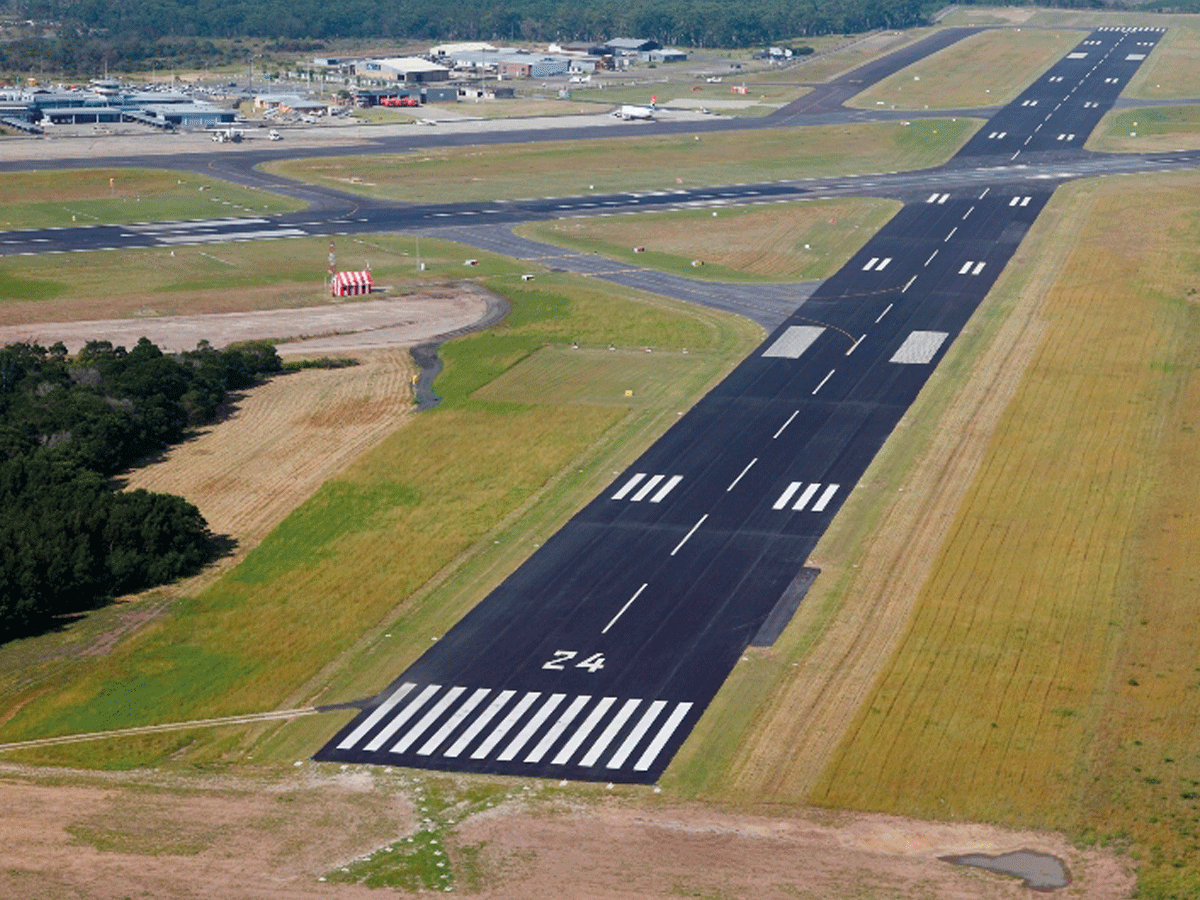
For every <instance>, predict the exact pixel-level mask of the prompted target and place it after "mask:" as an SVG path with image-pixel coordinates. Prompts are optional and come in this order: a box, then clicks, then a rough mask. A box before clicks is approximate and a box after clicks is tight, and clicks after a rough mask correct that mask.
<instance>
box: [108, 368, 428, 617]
mask: <svg viewBox="0 0 1200 900" xmlns="http://www.w3.org/2000/svg"><path fill="white" fill-rule="evenodd" d="M358 358H359V359H360V361H361V362H362V365H359V366H354V367H352V368H347V369H305V370H301V371H299V372H292V373H289V374H287V375H283V376H279V377H276V378H274V379H272V380H271V381H269V382H267V383H266V384H263V385H260V386H258V387H256V388H253V389H251V390H249V391H246V392H244V393H243V394H241V395H240V396H238V397H236V398H234V399H233V400H232V401H231V402H230V403H228V404H227V407H228V414H229V417H228V418H227V419H225V420H224V421H222V422H221V423H220V424H217V425H213V426H210V427H208V428H206V429H204V430H203V431H202V432H200V433H199V434H197V435H196V436H195V437H194V438H193V439H191V440H189V441H188V442H187V443H184V444H180V445H178V446H175V447H172V448H171V449H170V450H168V451H166V453H164V454H163V459H162V460H161V461H159V462H155V463H152V464H151V465H149V466H146V467H144V468H140V469H136V470H134V471H132V472H130V473H129V474H128V475H127V476H125V478H124V479H123V480H124V481H125V483H126V485H127V486H128V487H129V488H145V489H146V490H150V491H159V492H165V493H173V494H181V495H182V496H184V497H186V498H187V499H188V500H189V501H190V502H192V503H195V504H196V505H197V506H198V507H199V508H200V512H201V513H202V514H203V515H204V517H205V519H207V520H208V524H209V527H210V528H211V529H212V530H213V531H214V532H215V533H217V534H222V535H228V536H230V537H233V538H234V539H235V540H236V541H237V552H236V553H235V554H234V555H233V556H231V557H229V558H227V559H225V560H223V561H222V565H220V566H214V567H211V568H210V569H208V570H206V571H205V573H204V574H203V575H201V576H198V578H197V579H193V580H188V581H183V582H179V583H177V584H175V585H172V586H171V590H172V591H173V592H177V593H182V594H191V593H194V592H195V591H196V590H197V589H199V587H200V586H201V584H200V583H197V581H199V582H202V583H203V584H207V583H209V582H211V581H212V580H214V579H215V578H216V577H217V576H218V575H219V574H220V573H221V572H223V571H224V570H225V569H227V568H228V567H229V566H231V565H233V564H234V563H236V562H238V561H239V560H241V559H242V558H243V557H244V556H245V555H246V553H247V552H249V551H250V549H252V548H253V547H255V546H257V545H258V543H259V542H260V541H261V540H262V539H263V537H265V536H266V534H267V533H268V532H270V531H271V530H272V529H273V528H274V527H275V526H276V525H278V524H279V523H280V522H281V521H283V518H284V516H286V515H287V514H288V513H290V512H291V511H292V510H293V509H294V508H295V507H296V506H297V505H299V504H300V503H301V502H303V501H304V500H305V499H306V498H308V497H309V496H311V495H312V493H313V492H314V491H315V490H316V489H317V488H318V487H320V486H321V485H322V484H323V483H324V482H325V481H326V480H328V479H329V478H332V477H333V476H334V475H336V474H337V473H338V472H340V471H342V470H343V469H344V468H345V467H346V466H347V465H349V464H350V462H352V461H353V460H354V459H355V458H357V457H358V456H359V455H360V454H361V453H362V452H363V451H364V450H366V449H367V448H369V447H372V446H374V445H375V444H377V443H378V442H379V441H381V440H382V439H383V438H384V437H386V436H387V435H389V434H391V433H392V432H394V431H395V430H396V429H397V428H398V427H399V426H400V425H401V424H403V423H404V422H405V421H406V420H407V419H408V418H409V417H410V416H411V415H412V414H413V413H412V392H411V390H410V387H409V381H410V378H411V376H412V374H413V373H414V372H415V366H414V365H413V362H412V357H411V356H410V355H409V353H408V351H407V350H406V349H395V350H377V351H372V352H369V353H363V354H358Z"/></svg>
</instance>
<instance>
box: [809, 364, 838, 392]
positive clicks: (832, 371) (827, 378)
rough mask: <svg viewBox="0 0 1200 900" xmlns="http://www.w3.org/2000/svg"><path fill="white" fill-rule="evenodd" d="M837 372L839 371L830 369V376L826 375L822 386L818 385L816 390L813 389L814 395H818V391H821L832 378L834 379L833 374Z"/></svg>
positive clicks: (822, 380)
mask: <svg viewBox="0 0 1200 900" xmlns="http://www.w3.org/2000/svg"><path fill="white" fill-rule="evenodd" d="M836 371H837V369H830V370H829V374H828V375H826V376H825V377H824V378H822V379H821V383H820V384H818V385H817V386H816V387H815V388H813V393H814V394H815V393H816V392H817V391H819V390H820V389H821V388H823V387H825V382H827V381H828V380H829V379H830V378H832V377H833V373H834V372H836Z"/></svg>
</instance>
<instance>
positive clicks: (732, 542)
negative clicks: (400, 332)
mask: <svg viewBox="0 0 1200 900" xmlns="http://www.w3.org/2000/svg"><path fill="white" fill-rule="evenodd" d="M1160 36H1161V32H1159V31H1158V30H1152V29H1098V30H1096V31H1093V32H1091V33H1090V34H1088V35H1087V36H1086V37H1085V38H1084V39H1083V40H1082V41H1081V43H1080V44H1079V45H1078V46H1077V47H1076V48H1075V49H1074V50H1072V51H1071V52H1070V53H1068V54H1067V55H1066V56H1065V57H1064V58H1063V59H1062V60H1060V61H1059V62H1058V63H1057V64H1056V65H1055V66H1053V67H1052V68H1051V69H1050V70H1049V71H1048V72H1047V73H1045V74H1044V75H1043V76H1042V77H1041V78H1039V79H1038V82H1037V83H1035V84H1034V85H1032V86H1031V87H1030V88H1029V89H1028V90H1027V91H1026V92H1024V93H1023V94H1022V95H1021V97H1019V98H1018V99H1017V100H1016V101H1014V102H1013V103H1012V104H1010V105H1009V106H1007V107H1005V108H1004V109H1003V110H1001V111H1000V112H999V113H997V115H996V116H995V117H994V119H993V120H992V122H990V123H989V124H988V126H987V127H986V128H985V129H983V130H982V131H981V132H980V133H979V134H978V135H977V136H976V138H975V139H973V140H972V141H971V142H970V143H968V145H967V146H966V147H965V148H964V149H963V151H962V152H961V153H960V154H959V156H958V157H957V158H956V160H955V164H953V165H951V166H948V167H946V168H945V169H944V170H941V171H938V172H931V173H924V174H925V178H924V180H923V181H918V182H910V181H906V182H904V184H905V187H904V189H903V191H901V192H900V193H901V195H902V196H903V197H904V199H905V200H906V201H907V202H906V205H905V207H904V208H903V209H902V210H901V211H900V212H899V213H898V214H897V215H896V216H895V217H894V218H893V219H892V220H891V221H890V222H889V223H888V224H887V225H886V226H885V227H884V228H883V229H881V230H880V231H879V233H878V234H877V235H876V236H875V237H874V238H872V239H871V240H870V241H869V242H868V243H867V245H866V246H865V247H863V248H862V250H860V251H859V252H858V253H857V254H856V255H855V256H854V257H853V258H852V259H851V260H850V261H849V262H848V263H847V264H846V266H845V267H843V268H842V270H841V271H839V272H838V273H837V274H836V275H834V276H833V277H832V278H830V279H829V280H827V281H826V282H825V283H824V284H822V285H821V286H820V287H819V288H818V289H817V290H816V291H815V292H814V293H813V294H812V295H811V297H809V299H807V301H804V302H802V303H800V302H797V304H796V307H795V308H794V309H793V310H792V312H791V313H790V314H789V315H788V316H787V318H786V319H785V320H783V321H782V322H781V323H780V324H779V325H778V327H776V328H775V329H774V330H773V331H772V333H771V334H770V336H769V337H768V338H767V340H766V341H765V342H764V343H763V344H762V346H760V347H759V348H758V350H757V351H755V352H754V353H753V354H751V356H750V357H749V358H747V359H746V360H745V361H744V362H743V363H741V365H739V366H738V367H737V368H736V369H735V370H734V371H733V372H732V373H731V374H730V376H729V377H728V378H726V379H725V380H724V381H723V382H722V383H721V384H720V385H718V386H717V387H716V388H715V389H714V390H713V391H712V392H711V393H710V394H708V395H707V396H706V397H705V398H703V399H702V400H701V401H700V402H699V403H698V404H697V405H696V406H695V407H694V408H693V409H692V410H691V411H690V412H688V413H687V414H686V415H685V416H683V417H682V418H681V419H680V421H679V422H678V424H677V425H675V426H674V427H673V428H671V429H670V430H669V431H668V432H667V433H666V434H665V435H664V436H663V437H662V438H660V439H659V440H658V441H657V442H656V443H655V444H654V445H653V446H651V447H650V449H649V450H647V451H646V452H645V453H644V454H643V455H642V456H641V458H639V459H638V460H637V461H636V462H635V463H634V464H633V465H632V466H631V467H630V468H629V469H627V470H626V471H625V472H622V473H621V474H620V475H618V476H617V477H616V478H615V479H614V480H613V482H612V483H611V484H610V485H609V486H608V487H607V488H606V489H605V490H604V491H603V492H602V493H601V494H600V495H599V496H597V497H596V498H595V499H594V500H593V501H592V502H591V503H589V504H588V505H587V506H586V507H585V508H584V509H583V510H582V511H581V512H580V513H579V514H578V515H576V516H575V517H574V518H572V519H571V520H570V522H568V523H567V525H566V526H565V527H564V528H563V529H562V530H561V531H560V532H559V533H558V534H556V535H555V536H554V537H553V538H552V539H551V540H549V541H548V542H547V543H546V544H545V545H544V546H543V547H542V548H541V549H539V550H538V551H537V552H536V553H535V554H534V555H533V556H532V557H530V559H529V560H528V561H527V562H526V563H525V564H524V565H522V566H521V567H520V568H519V569H518V570H517V571H516V572H514V573H513V574H512V575H511V576H510V577H509V578H508V579H506V580H505V581H504V583H503V584H502V585H501V586H500V587H499V588H498V589H497V590H496V591H494V592H493V593H492V594H491V595H489V596H488V597H487V598H486V599H485V600H484V601H483V602H482V603H480V604H479V606H477V607H476V608H475V609H474V610H472V611H471V612H470V613H469V614H468V615H467V616H466V617H465V618H464V619H463V620H462V621H461V622H459V623H458V624H457V625H455V626H454V628H453V629H451V631H450V632H449V633H448V634H446V635H445V636H444V637H443V638H442V639H441V640H440V641H438V642H437V643H436V644H435V645H434V646H433V647H432V648H431V649H430V650H429V651H427V652H426V653H425V654H424V655H423V656H422V657H421V658H420V659H419V660H418V661H417V662H416V663H414V664H413V665H412V666H411V667H410V668H409V669H408V670H407V671H406V672H404V673H403V674H402V675H400V677H399V678H398V679H397V680H396V681H395V682H394V683H393V684H392V685H390V686H389V687H388V688H387V689H386V690H384V691H383V692H382V693H381V694H380V695H379V696H377V697H375V698H373V699H372V700H371V701H369V702H367V703H365V704H364V706H363V708H362V710H361V712H360V714H359V715H357V716H356V717H355V718H354V720H353V721H351V722H350V723H349V724H348V725H347V726H346V727H345V728H344V729H342V730H341V731H340V732H339V733H338V734H337V735H336V736H335V737H334V738H333V739H332V740H331V741H330V742H329V743H328V744H327V745H326V746H325V747H324V748H322V749H321V750H320V751H319V752H318V753H317V754H316V756H315V757H314V758H316V759H320V760H331V761H341V762H357V763H374V764H386V765H401V766H414V767H421V768H430V769H442V770H455V771H470V772H490V773H498V774H509V775H529V776H541V777H553V778H569V779H577V780H589V781H614V782H615V781H622V782H644V783H649V782H653V781H655V780H657V779H658V777H659V776H660V775H661V773H662V771H663V769H664V768H665V767H666V766H667V765H668V764H669V762H670V760H671V758H672V757H673V755H674V754H675V752H676V751H677V749H678V748H679V746H680V744H681V743H682V742H683V741H684V740H685V739H686V737H687V735H688V733H689V732H690V731H691V729H692V728H693V727H694V725H695V723H696V722H697V721H698V719H699V717H700V716H701V715H702V714H703V712H704V710H705V708H706V706H707V705H708V703H709V702H710V701H711V699H712V697H713V696H714V695H715V694H716V692H717V691H718V690H719V688H720V686H721V684H722V683H723V682H724V680H725V679H726V677H727V676H728V674H729V672H730V671H731V670H732V668H733V667H734V665H735V664H736V663H737V661H738V659H739V658H740V656H741V654H742V653H743V652H744V650H745V648H746V647H747V645H748V644H749V643H750V642H751V641H752V640H753V639H754V638H755V636H756V635H757V634H758V633H759V632H760V629H762V626H763V624H764V622H765V621H766V620H767V619H768V617H770V616H771V613H772V611H773V610H774V609H775V608H776V607H777V605H779V604H789V603H794V602H795V600H796V599H797V595H798V594H802V592H803V590H804V589H805V588H806V586H807V584H808V583H809V582H810V581H811V577H812V572H811V570H806V569H805V564H806V562H807V561H808V557H809V554H810V553H811V552H812V549H813V547H814V546H815V545H816V543H817V541H818V540H819V539H820V537H821V535H822V534H823V533H824V531H825V529H826V528H827V527H828V525H829V523H830V522H831V520H832V519H833V517H834V516H835V515H836V514H837V512H838V510H839V509H840V508H841V506H842V505H843V504H844V503H845V501H846V499H847V498H848V497H849V495H850V493H851V492H852V491H853V490H854V488H855V485H856V484H857V483H858V481H859V479H860V478H861V477H862V474H863V472H864V471H865V470H866V468H867V466H868V465H869V464H870V462H871V460H872V459H873V458H874V456H875V454H876V452H877V451H878V450H879V448H880V447H881V446H882V445H883V443H884V442H885V441H886V440H887V438H888V436H889V435H890V433H891V432H892V430H893V429H894V427H895V426H896V424H897V422H898V421H899V420H900V418H901V416H903V414H904V413H905V411H906V410H907V409H908V408H909V406H910V404H911V403H912V402H913V400H914V399H915V398H916V396H917V394H918V392H919V391H920V389H921V388H922V386H923V385H924V384H925V382H926V380H927V379H928V378H929V376H930V374H931V373H932V372H933V371H934V369H935V368H936V367H937V365H938V363H939V362H940V361H941V359H942V358H943V357H944V355H945V353H946V352H947V350H948V349H949V347H950V346H951V345H952V343H953V341H954V339H955V338H956V337H957V335H958V334H959V332H960V331H961V329H962V328H963V326H964V325H965V324H966V322H967V321H968V319H969V318H970V316H971V315H972V314H973V313H974V311H975V310H976V308H977V307H978V305H979V303H980V302H981V301H982V300H983V298H984V297H985V296H986V295H987V293H988V291H989V289H990V288H991V286H992V285H993V283H994V282H995V280H996V278H997V277H998V276H999V274H1000V272H1001V271H1003V269H1004V267H1005V265H1006V264H1007V263H1008V261H1009V259H1010V258H1011V257H1012V255H1013V253H1014V252H1015V250H1016V248H1017V246H1018V245H1019V244H1020V242H1021V240H1022V238H1023V237H1024V236H1025V234H1026V232H1027V231H1028V229H1029V227H1030V226H1031V225H1032V223H1033V222H1034V220H1035V219H1036V218H1037V216H1038V214H1039V213H1040V212H1041V211H1042V209H1043V207H1044V206H1045V204H1046V202H1047V201H1048V200H1049V198H1050V196H1051V194H1052V193H1053V191H1054V189H1055V187H1056V186H1057V184H1058V183H1060V181H1061V180H1064V179H1065V178H1068V177H1075V176H1074V173H1073V172H1072V171H1071V170H1061V169H1057V170H1056V169H1055V166H1058V165H1061V160H1062V159H1064V158H1067V156H1068V155H1069V154H1063V153H1062V152H1061V151H1062V150H1063V149H1064V148H1067V147H1068V145H1069V146H1074V147H1078V146H1081V145H1082V142H1083V140H1084V139H1085V138H1086V137H1087V134H1088V133H1089V132H1090V130H1091V128H1093V127H1094V126H1095V124H1096V122H1098V121H1099V118H1100V116H1101V115H1103V113H1104V112H1105V111H1106V110H1107V109H1108V108H1109V107H1110V106H1111V105H1112V103H1113V101H1114V100H1115V99H1116V97H1117V95H1118V94H1119V93H1120V91H1121V90H1122V89H1123V88H1124V86H1125V84H1127V83H1128V80H1129V78H1130V77H1132V75H1133V74H1134V73H1135V72H1136V70H1137V68H1138V66H1139V65H1140V64H1141V62H1142V61H1143V60H1144V59H1145V58H1146V56H1147V55H1148V54H1149V53H1150V52H1152V50H1153V47H1154V46H1155V44H1156V42H1157V41H1158V39H1159V37H1160ZM1035 101H1036V102H1035ZM1059 135H1062V136H1063V137H1061V138H1060V137H1059ZM1067 135H1070V137H1069V138H1068V137H1067ZM1022 154H1024V155H1027V156H1029V157H1036V156H1038V155H1040V156H1041V158H1042V162H1041V163H1039V165H1040V166H1043V168H1040V169H1038V170H1037V171H1038V175H1037V176H1036V177H1027V173H1028V170H1027V169H1014V168H1012V166H1013V164H1015V163H1016V159H1015V158H1014V157H1019V156H1020V155H1022ZM1078 156H1079V155H1078V153H1077V152H1076V153H1075V154H1074V158H1075V159H1076V161H1079V160H1078ZM988 172H990V173H991V174H992V178H991V179H988V178H987V177H986V173H988ZM844 181H846V180H844V179H841V180H838V181H836V182H831V183H830V188H835V187H836V185H837V184H838V183H840V182H844ZM885 183H886V179H881V178H876V179H875V184H874V185H873V187H876V186H881V185H884V184H885ZM856 184H857V185H858V186H860V187H861V185H862V184H863V182H862V181H857V182H856ZM918 187H921V188H922V191H921V194H920V195H915V194H914V190H915V189H916V188H918ZM774 618H776V619H777V618H778V617H774Z"/></svg>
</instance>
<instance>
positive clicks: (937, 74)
mask: <svg viewBox="0 0 1200 900" xmlns="http://www.w3.org/2000/svg"><path fill="white" fill-rule="evenodd" d="M1079 40H1080V35H1079V32H1077V31H1044V30H1040V29H1028V28H1025V29H1021V30H1019V31H1017V30H1003V31H985V32H982V33H980V34H976V35H972V36H971V37H968V38H966V39H964V40H961V41H959V42H958V43H956V44H954V45H952V46H950V47H947V48H946V49H945V50H942V51H940V52H938V53H935V54H933V55H932V56H930V57H928V58H926V59H923V60H921V61H920V62H918V63H914V64H913V65H911V66H908V67H907V68H905V69H902V70H901V71H899V72H897V73H896V74H895V75H893V76H891V77H890V78H885V79H884V80H883V81H881V82H879V83H878V84H876V85H873V86H872V87H870V88H868V89H867V90H865V91H863V92H862V93H861V94H859V95H858V96H857V97H855V98H853V99H852V100H851V101H850V102H849V103H848V104H847V105H848V106H857V107H860V108H869V107H874V106H877V105H879V104H883V105H885V106H889V107H895V108H897V109H963V108H969V107H975V106H1000V105H1002V104H1005V103H1008V102H1009V101H1011V100H1012V99H1013V98H1014V97H1016V96H1017V95H1018V94H1020V93H1021V91H1023V90H1024V89H1025V88H1026V87H1027V86H1028V85H1029V83H1030V82H1031V81H1033V80H1034V79H1035V78H1036V77H1037V76H1038V75H1039V74H1040V73H1041V72H1044V71H1045V70H1046V69H1048V68H1049V67H1050V66H1051V65H1053V64H1054V63H1055V62H1057V61H1058V60H1059V59H1060V58H1061V57H1062V55H1063V54H1064V53H1066V52H1067V51H1068V50H1069V49H1070V48H1071V47H1074V46H1075V45H1076V44H1077V43H1079Z"/></svg>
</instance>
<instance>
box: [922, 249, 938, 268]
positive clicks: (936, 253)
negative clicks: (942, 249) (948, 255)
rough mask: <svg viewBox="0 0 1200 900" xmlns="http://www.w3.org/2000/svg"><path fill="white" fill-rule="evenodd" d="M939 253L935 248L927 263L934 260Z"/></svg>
mask: <svg viewBox="0 0 1200 900" xmlns="http://www.w3.org/2000/svg"><path fill="white" fill-rule="evenodd" d="M937 255H938V252H937V251H936V250H934V251H933V252H932V253H930V254H929V259H927V260H925V265H929V264H930V263H931V262H933V258H934V257H935V256H937Z"/></svg>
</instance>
